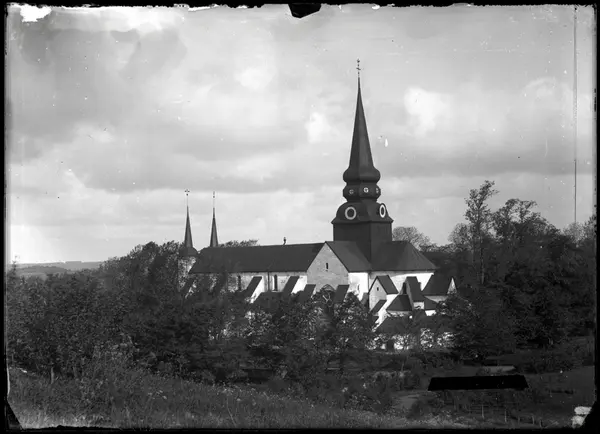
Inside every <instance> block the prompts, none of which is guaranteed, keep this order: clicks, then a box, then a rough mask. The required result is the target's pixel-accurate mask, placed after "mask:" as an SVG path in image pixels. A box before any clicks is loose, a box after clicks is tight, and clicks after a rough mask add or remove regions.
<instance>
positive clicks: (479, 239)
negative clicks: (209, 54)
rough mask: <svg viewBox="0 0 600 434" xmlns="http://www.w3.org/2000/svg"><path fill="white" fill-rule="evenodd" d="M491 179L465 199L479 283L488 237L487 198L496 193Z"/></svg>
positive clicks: (488, 212)
mask: <svg viewBox="0 0 600 434" xmlns="http://www.w3.org/2000/svg"><path fill="white" fill-rule="evenodd" d="M497 193H498V191H497V190H495V189H494V182H493V181H487V180H486V181H485V182H484V183H483V184H482V185H481V186H480V187H479V189H477V190H476V189H473V190H471V191H470V192H469V197H468V198H467V199H466V204H467V211H466V212H465V218H466V219H467V221H468V222H469V228H470V232H471V239H472V241H474V245H473V251H474V252H477V254H476V255H475V256H476V257H477V264H476V265H477V268H476V269H477V274H478V280H479V282H480V283H481V284H483V283H484V282H485V261H484V250H485V244H486V241H487V240H488V239H489V233H490V224H491V211H490V208H489V205H488V201H489V199H490V198H491V197H492V196H494V195H495V194H497Z"/></svg>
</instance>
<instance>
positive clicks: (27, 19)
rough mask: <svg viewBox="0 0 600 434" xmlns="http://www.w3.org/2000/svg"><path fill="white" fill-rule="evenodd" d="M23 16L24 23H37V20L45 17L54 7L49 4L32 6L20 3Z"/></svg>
mask: <svg viewBox="0 0 600 434" xmlns="http://www.w3.org/2000/svg"><path fill="white" fill-rule="evenodd" d="M18 6H19V9H20V10H19V12H20V13H21V18H22V20H23V22H24V23H35V22H36V21H37V20H39V19H41V18H44V17H45V16H46V15H49V14H50V12H52V9H51V8H50V7H48V6H44V7H41V8H38V7H35V6H30V5H18Z"/></svg>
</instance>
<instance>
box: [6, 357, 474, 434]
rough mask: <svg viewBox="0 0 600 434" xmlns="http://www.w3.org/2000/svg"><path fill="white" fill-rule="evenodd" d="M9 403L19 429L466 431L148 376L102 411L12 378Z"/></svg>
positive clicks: (68, 386) (36, 381)
mask: <svg viewBox="0 0 600 434" xmlns="http://www.w3.org/2000/svg"><path fill="white" fill-rule="evenodd" d="M10 379H11V392H10V396H9V402H10V404H11V407H12V408H13V411H14V412H15V414H16V416H17V418H18V419H19V422H20V424H21V426H22V428H26V429H31V428H34V429H36V428H47V427H55V426H58V425H63V426H76V427H89V426H95V427H110V428H423V427H425V428H427V427H438V428H439V427H465V426H466V425H464V424H461V423H457V422H455V421H452V420H451V419H449V418H441V417H439V416H438V417H431V418H428V419H427V420H422V421H418V422H417V421H410V420H408V419H406V418H404V417H399V416H388V415H379V414H376V413H371V412H366V411H350V410H341V409H336V408H331V407H326V406H321V405H316V404H313V403H311V402H309V401H307V400H299V399H292V398H289V397H284V396H280V395H276V394H270V393H267V392H259V391H257V390H255V389H253V388H250V387H243V386H242V387H219V386H209V385H204V384H198V383H193V382H190V381H184V380H180V379H175V378H164V377H159V376H155V375H150V374H144V375H143V376H140V377H139V381H138V382H137V386H136V387H135V390H132V391H129V392H130V393H129V394H128V395H127V397H126V398H127V399H122V397H121V398H119V397H113V399H111V401H110V402H111V404H110V405H106V406H105V407H104V408H102V407H98V406H95V407H94V406H89V405H88V406H86V405H84V404H82V401H81V399H80V393H79V392H78V387H79V386H78V383H77V381H75V380H72V379H59V380H57V381H56V382H55V383H54V384H52V385H50V384H49V381H48V380H47V379H43V378H40V377H37V376H35V375H30V374H24V373H23V372H21V371H20V370H18V369H12V368H11V372H10Z"/></svg>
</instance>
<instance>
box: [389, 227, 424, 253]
mask: <svg viewBox="0 0 600 434" xmlns="http://www.w3.org/2000/svg"><path fill="white" fill-rule="evenodd" d="M392 239H393V240H394V241H408V242H409V243H411V244H412V245H413V246H415V247H416V248H417V249H422V248H423V247H427V246H429V245H431V240H430V239H429V237H428V236H427V235H425V234H423V233H422V232H419V230H418V229H417V228H415V227H414V226H407V227H406V226H397V227H395V228H394V229H393V230H392Z"/></svg>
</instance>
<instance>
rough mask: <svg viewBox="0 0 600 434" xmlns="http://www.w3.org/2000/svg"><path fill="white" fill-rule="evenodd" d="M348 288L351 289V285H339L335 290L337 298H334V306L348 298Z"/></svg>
mask: <svg viewBox="0 0 600 434" xmlns="http://www.w3.org/2000/svg"><path fill="white" fill-rule="evenodd" d="M348 288H350V285H338V287H337V288H336V289H335V296H334V297H333V303H334V304H338V303H341V302H343V301H344V298H346V294H347V293H348Z"/></svg>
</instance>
